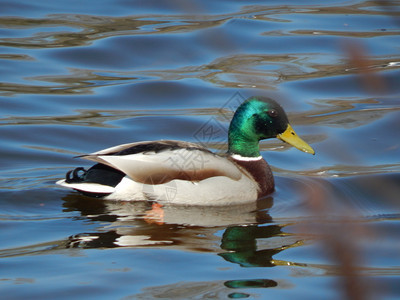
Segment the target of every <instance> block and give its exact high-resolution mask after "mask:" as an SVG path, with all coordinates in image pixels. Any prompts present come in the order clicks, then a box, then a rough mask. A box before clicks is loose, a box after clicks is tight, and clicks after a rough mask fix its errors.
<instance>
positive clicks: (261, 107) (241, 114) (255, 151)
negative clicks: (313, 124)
mask: <svg viewBox="0 0 400 300" xmlns="http://www.w3.org/2000/svg"><path fill="white" fill-rule="evenodd" d="M269 138H279V139H281V140H283V141H285V142H287V143H289V144H291V145H292V146H294V147H296V148H298V149H299V150H301V151H304V152H307V153H311V154H314V150H313V149H312V148H311V147H310V146H309V145H308V144H307V143H306V142H304V141H303V140H302V139H300V138H299V137H298V136H297V134H296V133H295V132H294V130H293V129H292V127H291V126H290V124H289V121H288V118H287V116H286V113H285V111H284V110H283V108H282V107H281V106H280V105H279V104H278V103H277V102H276V101H274V100H272V99H270V98H267V97H250V98H249V99H247V100H246V101H245V102H243V103H242V104H241V105H240V106H239V107H238V109H237V110H236V112H235V114H234V116H233V118H232V121H231V124H230V126H229V153H231V154H239V155H241V156H244V157H257V156H260V149H259V141H260V140H264V139H269Z"/></svg>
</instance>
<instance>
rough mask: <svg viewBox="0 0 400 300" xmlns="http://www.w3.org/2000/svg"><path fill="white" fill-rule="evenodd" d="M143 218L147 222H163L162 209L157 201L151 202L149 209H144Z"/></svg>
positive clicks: (160, 223)
mask: <svg viewBox="0 0 400 300" xmlns="http://www.w3.org/2000/svg"><path fill="white" fill-rule="evenodd" d="M144 220H145V221H146V222H147V223H148V224H156V225H163V224H164V209H162V205H161V204H159V203H157V202H156V203H153V205H152V206H151V209H150V210H148V211H146V213H145V215H144Z"/></svg>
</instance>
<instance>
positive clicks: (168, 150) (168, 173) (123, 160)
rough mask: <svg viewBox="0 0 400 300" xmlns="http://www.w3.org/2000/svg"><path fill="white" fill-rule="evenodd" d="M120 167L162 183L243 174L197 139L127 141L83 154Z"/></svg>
mask: <svg viewBox="0 0 400 300" xmlns="http://www.w3.org/2000/svg"><path fill="white" fill-rule="evenodd" d="M79 157H81V158H84V159H88V160H91V161H94V162H97V163H101V164H104V165H107V166H110V167H112V168H114V169H117V170H120V171H121V172H123V173H125V174H126V175H127V176H129V177H130V178H131V179H132V180H134V181H136V182H140V183H145V184H162V183H165V182H169V181H171V180H174V179H181V180H188V181H200V180H203V179H206V178H209V177H214V176H226V177H229V178H231V179H233V180H239V179H240V178H241V177H242V172H241V170H240V169H239V168H238V167H237V165H235V164H234V163H233V162H231V161H230V160H228V159H227V158H225V157H221V156H219V155H216V154H214V153H212V152H211V151H209V150H208V149H206V148H204V147H202V146H200V145H198V144H194V143H189V142H181V141H173V140H162V141H147V142H138V143H130V144H123V145H119V146H115V147H111V148H107V149H104V150H101V151H98V152H94V153H92V154H87V155H82V156H79Z"/></svg>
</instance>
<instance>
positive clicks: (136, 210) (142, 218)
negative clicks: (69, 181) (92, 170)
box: [64, 194, 296, 298]
mask: <svg viewBox="0 0 400 300" xmlns="http://www.w3.org/2000/svg"><path fill="white" fill-rule="evenodd" d="M83 198H85V197H83V196H80V195H76V194H70V195H68V196H66V197H65V198H64V201H65V202H64V208H65V210H66V211H79V212H80V214H81V216H82V217H84V218H86V219H89V220H91V221H94V222H99V228H98V229H97V230H96V232H83V233H78V234H76V235H74V236H71V237H70V238H69V240H68V242H67V247H77V248H115V247H140V248H143V247H158V248H159V247H168V248H174V249H179V250H185V251H196V252H212V253H215V254H217V255H219V256H220V257H222V258H223V259H224V260H226V261H227V262H230V263H233V264H238V265H240V266H241V267H273V266H275V264H274V260H273V256H274V255H275V254H277V253H279V252H281V251H283V250H284V249H286V248H287V247H290V245H291V244H293V245H294V244H295V243H296V241H294V240H291V239H290V238H286V237H287V234H285V233H283V232H282V226H281V225H278V224H273V223H272V219H271V217H270V216H269V214H268V208H270V207H271V206H272V203H273V199H272V198H266V199H263V200H260V201H259V202H257V203H254V204H253V205H246V206H233V207H219V208H215V207H213V208H212V209H211V208H207V207H187V206H167V205H165V206H160V205H158V204H156V203H150V202H120V201H119V202H107V201H101V200H97V199H92V198H85V199H83ZM221 232H222V237H221V234H220V233H221ZM274 237H275V238H276V237H279V239H274ZM278 240H279V241H278ZM277 241H278V242H277ZM216 283H217V282H216V281H212V282H187V283H185V286H181V285H182V283H179V285H180V287H179V289H184V290H186V289H187V288H188V287H191V286H193V285H194V286H208V287H209V286H210V284H213V285H214V284H216ZM173 285H174V284H173ZM186 285H187V286H186ZM277 285H278V283H277V282H276V281H274V280H271V279H259V278H258V279H246V280H236V279H234V280H227V281H222V282H220V283H218V287H219V289H220V292H221V293H222V294H224V295H225V296H228V297H230V298H232V297H233V298H236V297H239V298H240V297H247V296H248V295H247V294H245V293H241V292H234V293H232V289H241V288H257V287H258V288H268V287H275V286H277ZM171 287H172V286H171V285H168V286H165V287H164V286H160V287H152V288H151V289H149V290H148V291H147V292H145V293H144V294H140V295H135V298H137V297H139V296H140V297H141V296H143V297H155V296H156V295H155V294H154V293H157V291H159V292H160V293H163V294H164V295H165V291H166V290H168V289H170V288H171ZM174 289H175V288H174ZM200 290H202V289H200ZM200 290H198V291H197V292H198V293H200V294H196V295H191V297H193V296H196V297H197V296H199V295H203V296H204V294H202V292H201V291H200ZM188 291H191V292H194V293H197V292H196V291H195V290H193V289H192V288H189V289H188ZM208 291H209V290H208ZM140 297H139V298H140Z"/></svg>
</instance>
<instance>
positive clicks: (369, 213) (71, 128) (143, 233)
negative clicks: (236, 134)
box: [0, 0, 400, 299]
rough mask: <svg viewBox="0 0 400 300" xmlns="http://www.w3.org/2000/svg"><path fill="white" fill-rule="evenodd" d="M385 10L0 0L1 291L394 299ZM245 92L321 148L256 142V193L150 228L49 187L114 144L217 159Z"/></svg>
mask: <svg viewBox="0 0 400 300" xmlns="http://www.w3.org/2000/svg"><path fill="white" fill-rule="evenodd" d="M385 3H386V4H387V5H380V4H379V2H376V3H375V2H369V1H324V2H316V1H302V2H301V4H299V2H298V1H285V2H284V3H283V2H282V1H269V2H268V3H265V2H264V1H251V2H249V1H232V0H226V1H216V2H213V1H190V2H187V1H169V2H162V3H160V1H145V2H140V3H139V2H131V1H122V0H121V1H105V0H103V1H96V3H94V2H93V1H39V2H38V3H34V2H32V1H22V0H17V1H3V0H2V1H0V7H1V9H0V61H1V62H0V137H1V147H0V240H1V244H0V245H1V246H0V258H1V259H0V290H1V291H2V295H3V296H4V297H5V298H6V299H27V298H30V299H32V298H40V299H54V298H56V297H57V298H58V299H71V298H78V299H79V298H86V299H87V298H96V299H154V298H156V299H202V298H217V299H229V298H250V299H260V298H261V299H264V298H265V299H291V298H293V297H296V298H297V299H398V297H399V296H400V288H399V284H398V282H399V280H400V260H399V255H398V253H399V249H400V243H399V241H400V234H399V232H400V205H399V195H400V159H399V158H400V135H399V132H400V130H399V129H400V121H399V120H400V113H399V111H400V100H399V99H400V98H399V95H400V53H399V45H400V35H399V33H400V19H399V18H400V5H399V4H398V3H397V2H395V1H393V2H390V1H389V2H385ZM255 94H262V95H269V96H272V97H274V98H276V99H278V101H279V102H280V103H281V105H282V106H283V107H284V108H285V110H286V111H287V113H288V115H289V119H290V121H291V124H292V126H293V127H294V129H295V130H296V132H297V133H298V134H299V135H300V136H302V137H303V138H304V139H305V140H306V141H307V142H309V143H310V144H311V145H312V147H313V148H314V149H315V150H316V155H315V156H311V155H308V154H305V153H302V152H300V151H298V150H296V149H294V148H291V147H289V146H287V145H284V144H283V143H282V142H280V141H278V140H268V141H263V142H262V143H261V149H262V155H263V156H264V158H265V159H266V160H267V161H268V162H269V163H270V165H271V167H272V169H273V172H274V174H275V180H276V191H275V192H274V193H273V194H272V195H271V197H269V198H268V199H265V200H264V201H261V202H260V203H254V204H250V205H246V206H243V207H223V208H213V209H210V208H207V207H205V208H197V207H165V208H164V218H163V220H162V221H161V220H158V219H155V220H152V219H151V218H150V219H149V217H148V213H149V211H150V209H151V206H150V204H148V203H125V202H120V203H115V202H106V201H102V200H98V199H91V198H87V197H84V196H81V195H79V194H78V193H75V192H71V191H68V190H64V189H62V188H60V187H58V186H56V185H55V184H54V183H55V181H57V180H58V179H61V178H63V177H64V175H65V173H66V172H67V171H68V170H70V169H72V168H74V167H76V166H85V167H87V166H90V163H88V162H85V161H82V160H78V159H74V158H73V157H74V156H76V155H79V154H82V153H90V152H94V151H97V150H100V149H104V148H107V147H110V146H114V145H118V144H123V143H128V142H135V141H142V140H158V139H177V140H184V141H191V142H197V143H201V144H203V145H205V146H207V147H209V148H210V149H211V150H213V151H216V152H223V151H225V150H226V147H227V145H226V140H227V138H226V131H227V128H228V125H229V120H230V118H231V116H232V112H233V110H234V109H235V108H236V107H237V105H238V104H239V103H240V102H242V101H243V100H244V99H246V98H247V97H249V96H251V95H255ZM210 126H211V128H212V129H214V131H212V134H206V132H205V128H210ZM149 220H150V221H149ZM151 220H152V221H151Z"/></svg>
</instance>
